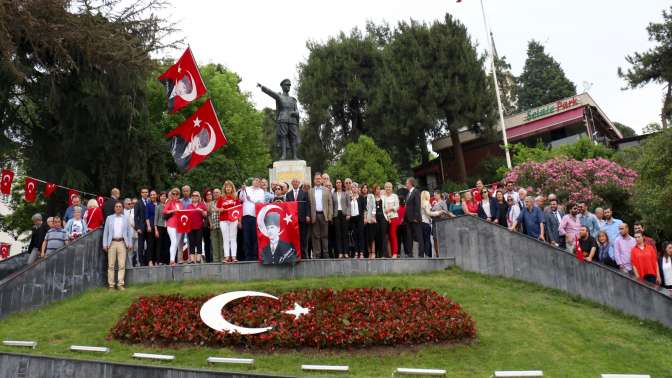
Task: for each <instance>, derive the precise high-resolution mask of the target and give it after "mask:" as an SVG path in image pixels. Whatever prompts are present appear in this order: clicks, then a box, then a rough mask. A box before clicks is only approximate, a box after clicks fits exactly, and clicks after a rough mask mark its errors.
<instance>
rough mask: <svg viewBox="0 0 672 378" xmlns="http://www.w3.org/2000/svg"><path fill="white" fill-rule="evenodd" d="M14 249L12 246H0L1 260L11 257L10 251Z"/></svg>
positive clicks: (3, 244)
mask: <svg viewBox="0 0 672 378" xmlns="http://www.w3.org/2000/svg"><path fill="white" fill-rule="evenodd" d="M11 248H12V245H11V244H7V243H1V244H0V260H4V259H6V258H8V257H9V251H10V249H11Z"/></svg>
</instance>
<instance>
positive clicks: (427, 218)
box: [420, 190, 446, 257]
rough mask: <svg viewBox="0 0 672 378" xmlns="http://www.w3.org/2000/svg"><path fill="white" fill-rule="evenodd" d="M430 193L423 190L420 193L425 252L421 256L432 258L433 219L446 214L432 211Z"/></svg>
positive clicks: (440, 211) (441, 211) (442, 211)
mask: <svg viewBox="0 0 672 378" xmlns="http://www.w3.org/2000/svg"><path fill="white" fill-rule="evenodd" d="M429 197H430V196H429V192H428V191H426V190H423V191H422V193H420V209H421V211H420V212H421V214H422V239H423V241H424V242H423V248H424V251H422V252H421V253H420V256H423V255H424V256H425V257H431V256H432V217H438V216H440V215H442V214H445V213H446V212H445V211H444V210H438V211H432V205H431V204H430V203H429Z"/></svg>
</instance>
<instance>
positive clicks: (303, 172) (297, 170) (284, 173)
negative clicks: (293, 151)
mask: <svg viewBox="0 0 672 378" xmlns="http://www.w3.org/2000/svg"><path fill="white" fill-rule="evenodd" d="M268 176H269V178H270V180H269V181H270V182H286V183H288V184H291V182H292V179H295V178H296V179H299V181H301V184H305V183H309V184H310V182H311V177H310V167H308V166H307V165H306V161H305V160H280V161H276V162H273V168H270V169H269V170H268Z"/></svg>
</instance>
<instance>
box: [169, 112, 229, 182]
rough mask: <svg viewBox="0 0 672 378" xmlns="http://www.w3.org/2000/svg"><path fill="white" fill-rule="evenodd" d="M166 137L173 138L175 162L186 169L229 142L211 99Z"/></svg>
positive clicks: (172, 151) (171, 149)
mask: <svg viewBox="0 0 672 378" xmlns="http://www.w3.org/2000/svg"><path fill="white" fill-rule="evenodd" d="M166 138H171V140H170V143H169V147H170V153H171V154H172V155H173V159H174V160H175V164H177V166H178V167H179V168H180V169H182V170H186V171H190V170H191V169H192V168H194V167H196V166H197V165H199V164H200V163H201V162H202V161H203V160H205V158H207V157H208V156H209V155H210V154H212V153H213V152H215V151H217V149H219V148H220V147H222V146H223V145H225V144H226V143H227V141H226V137H225V136H224V133H223V132H222V126H221V125H220V124H219V120H218V119H217V113H215V107H214V106H213V105H212V101H210V99H208V100H206V101H205V102H204V103H203V105H201V107H200V108H198V110H197V111H196V113H194V114H192V115H191V117H189V118H187V120H186V121H184V122H182V124H181V125H180V126H178V127H177V128H175V129H174V130H173V131H171V132H169V133H168V134H166Z"/></svg>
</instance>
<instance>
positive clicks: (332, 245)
mask: <svg viewBox="0 0 672 378" xmlns="http://www.w3.org/2000/svg"><path fill="white" fill-rule="evenodd" d="M335 231H336V230H335V226H334V219H332V220H331V223H327V235H328V236H327V247H328V248H327V250H328V253H327V254H328V257H330V258H332V259H333V258H334V256H335V255H336V254H335V252H336V232H335Z"/></svg>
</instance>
